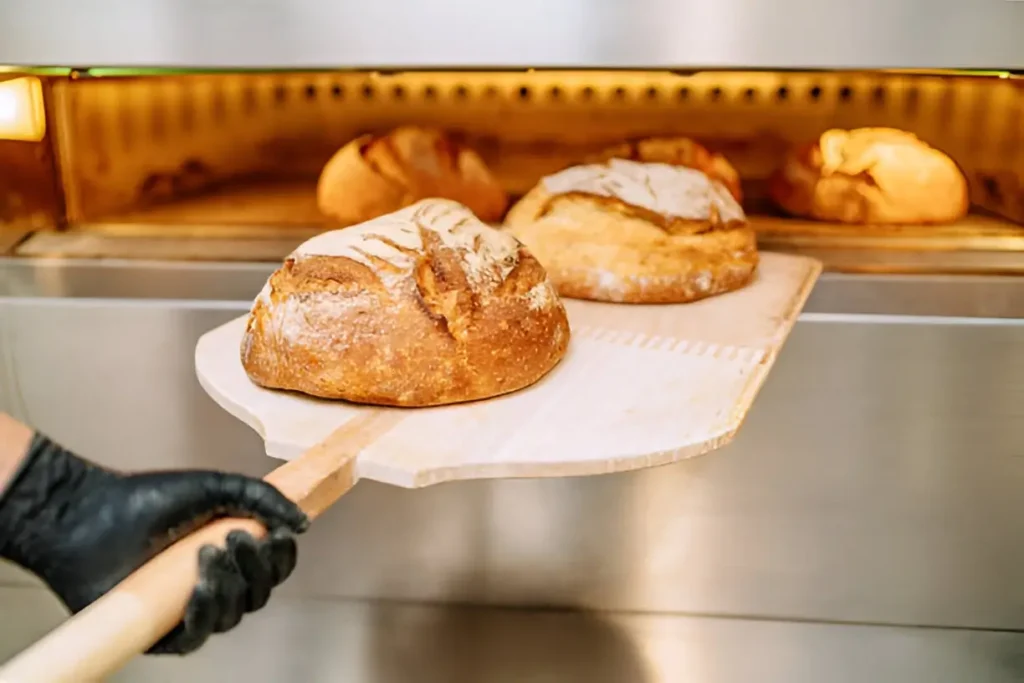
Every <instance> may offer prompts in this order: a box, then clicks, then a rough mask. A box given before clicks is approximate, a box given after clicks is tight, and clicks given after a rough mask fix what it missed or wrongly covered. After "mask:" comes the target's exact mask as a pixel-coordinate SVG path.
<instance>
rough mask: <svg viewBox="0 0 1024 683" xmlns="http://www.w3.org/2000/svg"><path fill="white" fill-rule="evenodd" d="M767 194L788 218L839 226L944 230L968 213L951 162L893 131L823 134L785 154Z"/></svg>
mask: <svg viewBox="0 0 1024 683" xmlns="http://www.w3.org/2000/svg"><path fill="white" fill-rule="evenodd" d="M769 191H770V194H771V196H772V199H773V200H774V201H775V203H776V204H778V205H779V207H780V208H782V209H783V210H785V211H786V212H787V213H790V214H792V215H794V216H801V217H806V218H814V219H817V220H822V221H836V222H841V223H880V224H928V223H948V222H952V221H955V220H958V219H960V218H962V217H963V216H964V215H965V214H966V213H967V210H968V208H969V207H970V201H969V197H968V190H967V180H966V179H965V178H964V175H963V173H962V172H961V171H960V169H959V168H958V167H957V165H956V163H955V162H954V161H953V160H952V159H950V158H949V157H948V156H947V155H946V154H944V153H942V152H940V151H939V150H937V149H935V148H934V147H931V146H929V145H928V144H927V143H925V142H923V141H922V140H920V139H919V138H918V137H917V136H916V135H913V134H912V133H907V132H905V131H901V130H896V129H893V128H858V129H855V130H849V131H847V130H829V131H826V132H825V133H823V134H822V135H821V137H820V138H819V139H818V140H816V141H814V142H811V143H808V144H805V145H801V146H798V147H796V148H794V149H793V150H791V151H790V153H789V154H788V155H787V157H786V159H785V161H784V163H783V166H782V167H781V168H780V169H779V170H778V171H777V172H776V173H775V174H774V175H773V176H772V180H771V183H770V190H769Z"/></svg>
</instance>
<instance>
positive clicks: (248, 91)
mask: <svg viewBox="0 0 1024 683" xmlns="http://www.w3.org/2000/svg"><path fill="white" fill-rule="evenodd" d="M258 106H259V97H258V96H257V95H256V89H255V88H252V87H247V88H245V89H244V90H243V91H242V111H243V112H245V113H246V114H255V113H256V109H257V108H258Z"/></svg>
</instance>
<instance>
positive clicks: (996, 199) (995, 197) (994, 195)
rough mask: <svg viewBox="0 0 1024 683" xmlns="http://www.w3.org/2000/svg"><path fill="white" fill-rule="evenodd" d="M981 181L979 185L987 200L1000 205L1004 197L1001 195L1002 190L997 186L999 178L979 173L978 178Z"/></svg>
mask: <svg viewBox="0 0 1024 683" xmlns="http://www.w3.org/2000/svg"><path fill="white" fill-rule="evenodd" d="M978 179H979V180H980V181H981V187H982V189H983V190H984V191H985V196H986V197H987V198H988V200H989V201H990V202H992V203H994V204H997V205H1002V203H1003V201H1004V200H1005V197H1004V196H1003V190H1002V188H1001V187H999V180H998V179H996V178H995V177H993V176H990V175H987V174H985V175H981V176H979V178H978Z"/></svg>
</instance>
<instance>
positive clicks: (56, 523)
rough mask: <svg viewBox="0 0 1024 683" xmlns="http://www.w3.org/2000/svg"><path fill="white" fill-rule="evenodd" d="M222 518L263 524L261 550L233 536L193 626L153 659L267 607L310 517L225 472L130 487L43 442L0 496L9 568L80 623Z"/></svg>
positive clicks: (207, 560)
mask: <svg viewBox="0 0 1024 683" xmlns="http://www.w3.org/2000/svg"><path fill="white" fill-rule="evenodd" d="M216 517H247V518H252V519H256V520H258V521H260V522H261V523H262V524H263V525H264V526H266V527H267V529H268V531H269V534H268V535H267V537H266V538H264V539H262V540H261V541H256V540H255V539H254V538H253V537H252V536H251V535H249V534H247V533H245V532H240V531H239V532H233V533H232V534H231V535H230V536H229V537H228V542H227V547H226V549H221V548H214V547H213V546H205V547H203V549H202V550H201V551H200V552H199V557H198V558H197V562H198V563H199V576H200V579H199V583H198V585H197V586H196V588H195V591H194V592H193V593H192V599H191V601H190V602H189V604H188V609H187V610H186V614H185V618H184V620H183V621H182V622H181V623H180V624H178V626H177V627H176V628H175V629H174V630H172V631H171V632H170V633H169V634H167V636H165V637H164V638H163V639H162V640H161V641H160V642H159V643H157V644H156V645H155V646H153V648H152V649H151V650H150V651H149V652H150V653H151V654H152V653H176V654H185V653H188V652H192V651H193V650H195V649H197V648H198V647H200V646H201V645H202V644H203V643H204V642H205V641H206V639H207V638H208V637H209V636H210V634H211V633H222V632H224V631H227V630H229V629H231V628H234V627H235V626H236V625H237V624H238V622H239V621H241V619H242V615H244V614H245V613H246V612H252V611H255V610H258V609H260V608H261V607H263V605H264V604H266V602H267V599H268V598H269V596H270V591H271V589H272V588H274V587H275V586H276V585H278V584H279V583H281V582H282V581H284V580H285V579H286V578H288V575H289V574H291V572H292V569H293V568H294V567H295V538H294V536H293V534H294V533H301V532H302V531H304V530H305V529H306V527H307V526H308V525H309V521H308V520H307V518H306V516H305V515H304V514H303V513H302V511H301V510H300V509H299V508H298V507H297V506H296V505H295V504H294V503H292V502H291V501H289V500H288V499H287V498H285V497H284V496H283V495H281V494H280V493H279V492H278V491H277V490H276V489H275V488H273V487H272V486H270V485H269V484H266V483H264V482H262V481H259V480H257V479H250V478H248V477H243V476H241V475H234V474H224V473H221V472H203V471H182V472H152V473H144V474H133V475H126V474H120V473H118V472H114V471H111V470H107V469H104V468H102V467H99V466H97V465H94V464H92V463H90V462H87V461H85V460H83V459H81V458H79V457H77V456H75V455H74V454H73V453H71V452H70V451H67V450H65V449H63V448H61V447H60V446H58V445H57V444H55V443H53V442H52V441H50V440H49V439H48V438H46V437H45V436H43V435H41V434H36V435H35V436H34V437H33V439H32V443H31V445H30V446H29V450H28V453H27V455H26V457H25V460H24V462H23V463H22V465H21V468H20V470H19V471H18V472H17V474H15V476H14V477H13V478H12V480H11V482H10V484H9V486H8V487H7V490H6V492H5V493H4V494H3V495H2V496H0V557H4V558H7V559H9V560H11V561H12V562H15V563H16V564H19V565H21V566H22V567H24V568H25V569H28V570H29V571H31V572H32V573H34V574H36V575H37V576H38V577H40V578H41V579H42V580H43V581H45V582H46V583H47V585H49V586H50V588H51V589H52V590H53V592H54V593H56V594H57V596H58V597H60V599H61V600H62V601H63V602H64V604H65V605H67V607H68V608H69V609H70V610H71V611H72V612H78V611H80V610H82V609H84V608H85V607H86V606H87V605H89V604H90V603H91V602H93V601H94V600H96V599H97V598H99V597H100V596H101V595H103V594H104V593H106V592H107V591H109V590H110V589H111V588H113V587H114V586H115V585H117V584H118V583H120V582H121V580H122V579H124V578H125V577H127V576H128V575H129V574H131V573H132V572H133V571H135V570H136V569H137V568H139V567H140V566H142V565H143V564H145V563H146V562H147V561H148V560H150V559H152V558H153V557H154V556H155V555H157V554H158V553H160V552H161V551H162V550H164V549H166V548H167V547H168V546H170V545H171V544H172V543H173V542H174V541H175V540H177V539H178V538H181V537H182V536H186V535H188V534H189V533H191V532H192V531H195V530H196V529H198V528H199V527H201V526H202V525H204V524H206V523H207V522H209V521H210V520H211V519H214V518H216Z"/></svg>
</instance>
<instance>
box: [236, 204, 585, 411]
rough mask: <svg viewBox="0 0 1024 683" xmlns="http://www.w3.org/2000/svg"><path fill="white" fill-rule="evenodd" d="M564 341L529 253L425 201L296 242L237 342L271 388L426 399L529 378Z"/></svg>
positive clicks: (552, 361) (485, 390) (554, 358)
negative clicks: (296, 245) (301, 242)
mask: <svg viewBox="0 0 1024 683" xmlns="http://www.w3.org/2000/svg"><path fill="white" fill-rule="evenodd" d="M568 343H569V323H568V320H567V318H566V314H565V308H564V307H563V306H562V303H561V301H560V300H559V298H558V296H557V293H556V291H555V288H554V287H553V286H552V284H551V282H550V281H549V280H548V277H547V274H546V273H545V272H544V269H543V268H542V267H541V265H540V264H539V263H538V262H537V260H536V259H535V258H534V257H533V256H531V255H530V252H529V251H527V250H526V249H525V248H524V247H523V245H522V244H520V243H519V242H518V241H517V240H516V239H515V238H514V237H513V236H512V235H510V234H508V233H504V232H502V231H500V230H495V229H494V228H491V227H489V226H487V225H484V224H483V223H481V222H480V221H479V220H477V218H476V217H475V216H474V215H473V214H472V213H471V212H470V211H469V209H467V208H466V207H464V206H462V205H460V204H458V203H456V202H453V201H449V200H443V199H431V200H425V201H422V202H419V203H418V204H414V205H413V206H410V207H408V208H406V209H403V210H401V211H398V212H397V213H393V214H390V215H387V216H382V217H380V218H377V219H375V220H372V221H369V222H367V223H363V224H362V225H358V226H354V227H351V228H346V229H342V230H334V231H331V232H326V233H323V234H321V235H317V236H316V237H313V238H312V239H310V240H308V241H306V242H305V243H303V244H302V245H300V246H299V247H298V248H297V249H296V250H295V251H294V252H293V253H292V254H291V256H289V257H288V258H287V259H286V260H285V262H284V265H282V266H281V267H280V268H278V269H277V271H275V272H274V273H273V275H271V276H270V279H269V280H268V281H267V284H266V286H265V287H264V288H263V291H262V292H260V295H259V297H258V298H257V299H256V301H255V303H254V304H253V307H252V312H251V314H250V315H249V321H248V325H247V327H246V331H245V336H244V338H243V340H242V349H241V353H242V365H243V366H244V367H245V370H246V372H247V373H248V375H249V377H250V379H252V381H253V382H255V383H257V384H259V385H261V386H264V387H268V388H273V389H289V390H294V391H299V392H302V393H305V394H310V395H312V396H319V397H322V398H333V399H345V400H348V401H354V402H358V403H371V404H378V405H394V406H430V405H440V404H447V403H457V402H462V401H471V400H475V399H482V398H488V397H491V396H496V395H499V394H504V393H507V392H510V391H515V390H517V389H522V388H523V387H526V386H528V385H530V384H533V383H534V382H536V381H537V380H539V379H540V378H541V377H543V376H544V374H545V373H547V372H548V371H549V370H551V368H553V367H554V366H555V365H556V364H557V363H558V361H559V360H561V358H562V356H563V355H564V354H565V351H566V347H567V346H568Z"/></svg>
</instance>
